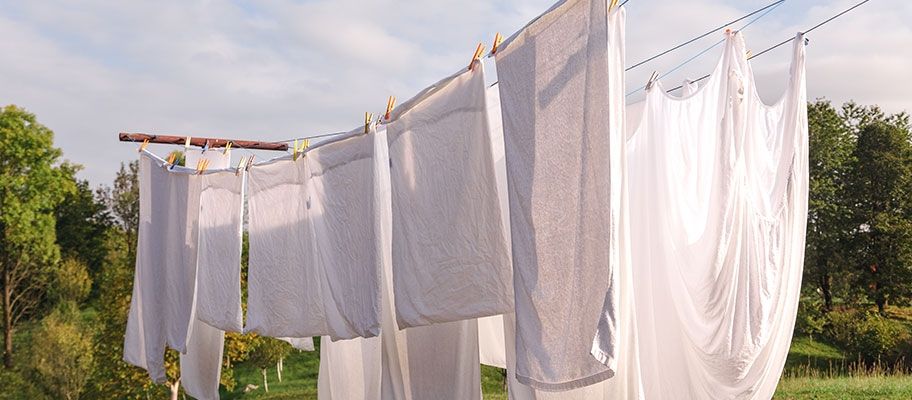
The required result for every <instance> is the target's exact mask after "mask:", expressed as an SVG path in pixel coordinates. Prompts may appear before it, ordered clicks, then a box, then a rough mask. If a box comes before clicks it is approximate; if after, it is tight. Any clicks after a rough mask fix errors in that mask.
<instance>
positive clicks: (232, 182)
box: [180, 151, 244, 399]
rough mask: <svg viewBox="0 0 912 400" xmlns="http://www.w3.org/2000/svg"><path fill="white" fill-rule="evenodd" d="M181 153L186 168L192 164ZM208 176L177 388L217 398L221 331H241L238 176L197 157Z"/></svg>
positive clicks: (216, 161) (219, 159)
mask: <svg viewBox="0 0 912 400" xmlns="http://www.w3.org/2000/svg"><path fill="white" fill-rule="evenodd" d="M196 153H197V152H196V151H190V152H187V161H188V162H187V163H186V164H187V165H190V166H193V165H195V164H194V163H192V162H190V161H192V160H191V158H190V154H196ZM203 154H204V155H205V156H206V157H205V158H206V159H208V160H210V164H209V166H208V167H207V169H208V170H209V171H211V173H206V174H204V175H202V176H201V177H200V180H201V190H200V200H199V206H200V211H199V214H200V217H199V230H198V232H199V246H198V251H199V256H198V258H197V262H198V264H197V272H196V306H195V308H194V310H195V317H194V318H193V319H192V322H191V323H192V328H191V332H192V334H191V336H190V341H189V344H188V346H187V353H186V354H181V356H180V372H181V384H183V386H184V391H186V392H187V394H189V395H190V396H193V397H194V398H197V399H218V398H219V393H218V388H219V381H220V379H221V371H222V355H223V351H224V345H225V331H232V332H240V331H241V328H242V326H241V323H242V322H241V318H242V317H241V316H242V311H241V246H242V244H241V229H242V226H241V225H242V221H243V202H244V200H243V189H244V177H243V176H237V175H236V174H235V173H234V172H227V171H221V172H217V171H216V170H219V169H227V168H229V167H230V163H231V157H230V154H227V153H225V152H223V151H207V152H205V153H203Z"/></svg>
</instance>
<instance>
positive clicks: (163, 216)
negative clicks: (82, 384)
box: [124, 152, 200, 383]
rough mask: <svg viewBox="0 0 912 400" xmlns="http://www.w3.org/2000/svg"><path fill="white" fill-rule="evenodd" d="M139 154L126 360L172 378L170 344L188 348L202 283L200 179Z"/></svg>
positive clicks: (163, 378) (155, 378) (161, 379)
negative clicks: (199, 260) (167, 364)
mask: <svg viewBox="0 0 912 400" xmlns="http://www.w3.org/2000/svg"><path fill="white" fill-rule="evenodd" d="M163 164H164V162H163V161H162V160H160V159H154V158H153V156H151V155H150V154H149V153H147V152H143V153H141V155H140V159H139V187H140V190H139V194H140V195H139V237H138V243H137V249H136V271H135V273H134V278H133V296H132V298H131V301H130V313H129V315H128V317H127V331H126V335H125V338H124V360H125V361H126V362H128V363H130V364H132V365H135V366H138V367H141V368H144V369H145V370H147V371H148V372H149V376H150V377H151V378H152V380H153V381H154V382H156V383H164V382H165V381H166V376H165V369H164V354H165V347H166V346H167V347H170V348H172V349H174V350H177V351H179V352H181V353H186V352H187V342H188V338H189V337H190V335H191V334H192V332H190V326H191V324H190V322H191V317H192V310H193V301H194V290H195V286H196V261H197V229H198V218H199V199H200V196H199V193H200V179H199V176H198V175H190V174H187V173H170V172H169V171H168V170H167V169H166V168H164V167H163Z"/></svg>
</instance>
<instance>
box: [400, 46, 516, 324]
mask: <svg viewBox="0 0 912 400" xmlns="http://www.w3.org/2000/svg"><path fill="white" fill-rule="evenodd" d="M387 130H388V134H389V146H390V148H389V154H390V166H391V167H390V178H391V183H392V205H393V241H392V244H393V287H394V289H395V292H396V312H397V320H398V322H399V327H400V328H408V327H412V326H422V325H430V324H435V323H445V322H452V321H460V320H465V319H473V318H478V317H485V316H490V315H496V314H501V313H504V312H508V311H510V310H512V308H513V293H512V292H513V291H512V287H511V281H512V272H511V268H510V257H509V250H508V246H507V242H506V241H505V238H504V233H503V231H504V228H503V224H502V223H501V210H500V205H499V202H498V197H497V182H496V177H495V176H494V161H493V158H492V155H491V140H490V137H489V135H488V121H487V110H486V107H485V76H484V68H483V66H482V65H481V63H478V64H476V66H475V68H474V69H473V70H468V69H466V70H463V71H462V72H460V73H457V74H455V75H453V76H451V77H448V78H446V79H443V80H442V81H440V82H438V83H436V84H435V85H433V86H431V87H430V88H428V89H427V90H425V91H423V92H421V93H420V94H418V95H417V96H415V98H413V99H411V100H409V101H408V102H406V103H404V104H402V105H401V106H399V107H397V108H396V109H395V111H394V112H393V115H392V120H391V122H389V123H388V125H387Z"/></svg>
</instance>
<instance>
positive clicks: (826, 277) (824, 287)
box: [820, 272, 833, 312]
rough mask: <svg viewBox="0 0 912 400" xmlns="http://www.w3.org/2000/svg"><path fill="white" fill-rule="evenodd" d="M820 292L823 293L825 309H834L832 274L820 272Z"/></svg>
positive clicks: (827, 310)
mask: <svg viewBox="0 0 912 400" xmlns="http://www.w3.org/2000/svg"><path fill="white" fill-rule="evenodd" d="M820 292H821V294H822V295H823V310H824V311H826V312H829V311H831V310H832V309H833V293H832V292H831V291H830V274H828V273H826V272H824V273H822V274H820Z"/></svg>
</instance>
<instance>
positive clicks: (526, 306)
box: [496, 0, 625, 391]
mask: <svg viewBox="0 0 912 400" xmlns="http://www.w3.org/2000/svg"><path fill="white" fill-rule="evenodd" d="M496 62H497V72H498V75H499V86H500V96H501V105H502V108H503V118H504V142H505V146H506V161H507V180H508V183H509V198H510V221H511V235H512V242H513V268H514V271H513V272H514V292H515V303H516V334H517V337H516V377H517V379H518V380H519V382H522V383H524V384H527V385H530V386H532V387H534V388H537V389H542V390H549V391H564V390H569V389H573V388H578V387H582V386H586V385H591V384H594V383H596V382H600V381H603V380H605V379H608V378H610V377H611V376H612V375H613V374H614V370H613V369H614V368H613V367H614V364H615V361H614V360H615V355H614V349H613V348H607V349H606V350H607V351H605V353H604V354H602V361H605V364H607V366H606V365H604V364H602V363H600V362H598V361H596V360H594V359H593V358H592V357H591V356H590V355H589V349H590V348H591V347H592V335H593V334H594V333H595V332H596V324H597V322H598V319H599V313H600V310H601V308H602V304H603V300H607V301H606V302H605V303H606V304H607V305H608V306H609V310H610V312H612V313H614V314H613V315H616V308H617V301H616V297H617V294H616V293H615V292H616V290H617V285H618V283H617V270H618V269H619V268H621V265H620V258H619V250H618V246H619V242H620V239H621V238H620V235H621V234H622V232H621V230H620V228H619V219H620V208H621V207H620V203H621V194H622V190H623V186H622V181H621V179H622V178H623V176H624V169H625V165H624V164H623V162H622V157H623V138H624V128H623V125H624V121H623V119H624V93H623V91H624V83H623V79H624V10H623V9H620V8H618V9H615V10H611V12H610V13H609V12H608V10H607V2H606V1H591V0H567V1H562V2H560V3H558V4H557V5H555V6H554V7H552V9H551V10H550V11H548V12H547V13H545V14H544V15H542V16H540V17H539V18H538V19H536V20H535V21H533V22H532V23H530V24H529V25H528V26H526V27H525V28H524V29H523V30H521V31H520V32H518V33H517V34H515V35H514V36H513V37H511V38H510V39H508V40H507V41H505V42H504V44H502V45H501V47H500V48H499V49H498V51H497V54H496ZM605 327H606V328H608V330H605V329H603V330H602V331H601V335H602V336H603V337H606V338H609V341H611V340H612V339H610V338H612V337H614V336H616V333H615V332H614V331H613V330H614V329H617V326H616V324H615V323H612V324H606V325H605Z"/></svg>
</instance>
